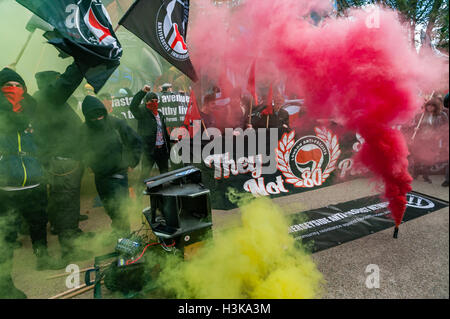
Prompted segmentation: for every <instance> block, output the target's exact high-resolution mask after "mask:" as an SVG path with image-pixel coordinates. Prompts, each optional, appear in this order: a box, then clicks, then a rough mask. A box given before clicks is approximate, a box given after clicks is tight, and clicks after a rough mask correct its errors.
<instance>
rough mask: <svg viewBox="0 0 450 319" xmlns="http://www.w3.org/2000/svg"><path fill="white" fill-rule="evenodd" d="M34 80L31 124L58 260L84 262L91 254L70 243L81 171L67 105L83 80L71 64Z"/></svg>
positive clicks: (74, 122) (74, 120) (75, 122)
mask: <svg viewBox="0 0 450 319" xmlns="http://www.w3.org/2000/svg"><path fill="white" fill-rule="evenodd" d="M35 77H36V81H37V84H38V88H39V90H38V91H37V92H36V93H35V94H34V98H35V99H36V101H37V103H38V108H37V112H36V116H35V120H34V122H33V124H34V126H35V129H36V132H37V135H38V137H39V138H38V139H37V142H38V143H39V146H40V148H39V149H40V157H41V160H42V163H43V164H44V169H45V173H46V177H47V182H48V184H49V196H48V208H47V211H48V216H49V220H50V224H51V226H52V230H53V231H54V232H55V233H56V234H57V235H58V239H59V242H60V245H61V253H62V258H63V259H64V260H65V261H66V262H67V263H70V262H73V261H76V260H83V259H87V258H89V257H90V256H91V255H92V254H91V253H89V252H88V251H87V250H84V249H80V248H77V249H75V247H74V243H73V241H74V240H75V239H76V238H78V237H79V236H80V235H81V234H82V231H81V229H80V228H79V227H78V224H79V220H80V190H81V178H82V176H83V171H84V169H83V167H82V165H81V163H80V154H79V153H78V152H79V150H80V149H79V147H78V146H77V142H78V140H77V139H76V138H75V135H74V133H75V132H77V131H78V129H79V127H80V125H81V124H82V121H81V118H80V117H79V116H78V115H77V113H76V112H75V111H74V110H73V109H72V107H71V106H70V105H69V104H68V102H67V101H68V99H69V98H70V96H71V95H72V94H73V92H74V91H75V90H76V89H77V87H78V86H79V85H80V83H81V81H82V80H83V74H82V73H81V72H80V70H79V69H78V67H77V66H76V64H75V63H72V64H71V65H69V66H68V67H67V69H66V71H65V72H64V73H63V74H62V75H61V74H60V73H58V72H55V71H44V72H39V73H37V74H36V75H35Z"/></svg>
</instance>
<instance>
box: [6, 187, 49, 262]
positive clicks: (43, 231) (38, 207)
mask: <svg viewBox="0 0 450 319" xmlns="http://www.w3.org/2000/svg"><path fill="white" fill-rule="evenodd" d="M46 191H47V190H46V187H45V186H44V185H40V186H37V187H35V188H30V189H25V190H18V191H4V190H0V263H2V262H4V261H5V259H6V260H7V259H9V258H12V257H13V245H14V243H15V241H16V240H17V234H18V231H19V229H20V225H21V221H20V215H22V216H23V217H24V218H25V220H26V222H27V224H28V225H29V228H30V237H31V243H32V245H33V249H36V248H40V247H46V246H47V222H48V218H47V211H46V207H47V194H46Z"/></svg>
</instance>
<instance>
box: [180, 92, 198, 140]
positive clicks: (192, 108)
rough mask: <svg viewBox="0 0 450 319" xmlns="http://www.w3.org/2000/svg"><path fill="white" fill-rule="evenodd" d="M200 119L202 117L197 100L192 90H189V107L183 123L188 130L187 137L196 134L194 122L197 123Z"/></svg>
mask: <svg viewBox="0 0 450 319" xmlns="http://www.w3.org/2000/svg"><path fill="white" fill-rule="evenodd" d="M201 119H202V117H201V115H200V112H199V110H198V106H197V99H196V98H195V94H194V90H191V96H190V98H189V105H188V109H187V112H186V116H185V117H184V123H183V124H184V125H185V126H186V127H187V128H188V130H189V135H190V136H191V137H194V135H195V134H197V130H198V129H199V128H196V127H195V126H194V121H199V120H201Z"/></svg>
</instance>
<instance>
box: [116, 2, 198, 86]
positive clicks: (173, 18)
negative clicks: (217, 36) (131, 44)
mask: <svg viewBox="0 0 450 319" xmlns="http://www.w3.org/2000/svg"><path fill="white" fill-rule="evenodd" d="M188 20H189V0H152V1H148V0H136V1H135V2H134V3H133V5H132V6H131V7H130V8H129V9H128V11H127V13H125V15H124V16H123V17H122V19H121V20H120V21H119V24H120V25H123V26H124V27H125V28H127V29H128V30H129V31H130V32H132V33H133V34H135V35H136V36H137V37H138V38H140V39H141V40H142V41H144V42H145V43H147V44H148V45H149V46H150V47H151V48H152V49H153V50H155V51H156V52H158V53H159V54H160V55H161V56H162V57H163V58H164V59H166V60H167V61H168V62H169V63H170V64H172V65H173V66H175V67H176V68H177V69H178V70H180V71H181V72H183V73H184V74H186V75H187V76H188V77H189V78H190V79H191V80H192V81H194V82H195V81H197V74H196V73H195V70H194V67H193V65H192V63H191V60H190V58H189V51H188V48H187V45H186V34H187V26H188Z"/></svg>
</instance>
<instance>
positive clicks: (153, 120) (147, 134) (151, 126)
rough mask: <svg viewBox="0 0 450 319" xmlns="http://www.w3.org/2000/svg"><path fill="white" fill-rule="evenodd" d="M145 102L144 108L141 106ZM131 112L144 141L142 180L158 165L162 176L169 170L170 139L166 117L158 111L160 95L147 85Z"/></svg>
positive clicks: (137, 96)
mask: <svg viewBox="0 0 450 319" xmlns="http://www.w3.org/2000/svg"><path fill="white" fill-rule="evenodd" d="M142 100H144V105H145V106H144V107H141V106H139V105H140V104H141V102H142ZM130 111H131V113H133V116H134V117H135V118H136V120H137V121H138V133H139V135H140V136H141V137H142V140H143V141H144V154H143V160H142V174H141V180H142V179H145V178H147V177H149V174H150V170H151V169H152V167H153V165H154V164H155V163H156V165H157V166H158V169H159V172H160V173H161V174H163V173H166V172H167V171H168V170H169V158H170V142H171V141H170V137H169V133H168V132H167V127H166V120H165V118H164V115H163V114H162V113H161V112H160V111H158V95H156V93H154V92H150V86H148V85H145V86H144V87H143V88H142V90H141V91H139V92H138V93H136V95H135V96H134V97H133V100H132V101H131V104H130Z"/></svg>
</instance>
